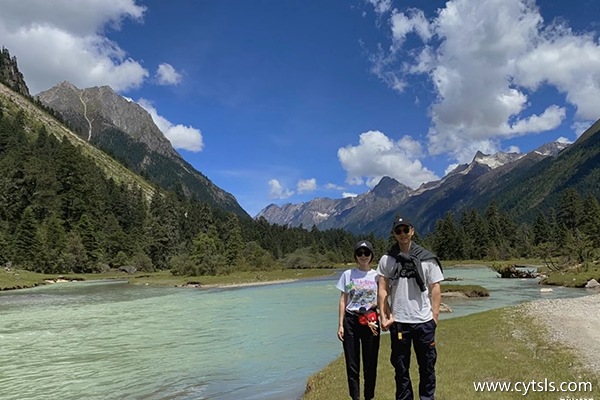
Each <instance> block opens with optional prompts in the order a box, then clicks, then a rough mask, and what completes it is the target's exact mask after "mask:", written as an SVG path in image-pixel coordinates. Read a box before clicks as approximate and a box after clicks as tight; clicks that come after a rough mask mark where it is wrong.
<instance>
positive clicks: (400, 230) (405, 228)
mask: <svg viewBox="0 0 600 400" xmlns="http://www.w3.org/2000/svg"><path fill="white" fill-rule="evenodd" d="M409 232H410V227H409V226H399V227H397V228H396V229H394V233H395V234H396V235H400V234H402V233H409Z"/></svg>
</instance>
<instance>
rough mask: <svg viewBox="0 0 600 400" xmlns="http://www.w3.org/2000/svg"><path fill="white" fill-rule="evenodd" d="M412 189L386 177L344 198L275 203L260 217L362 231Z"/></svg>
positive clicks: (326, 227) (400, 200)
mask: <svg viewBox="0 0 600 400" xmlns="http://www.w3.org/2000/svg"><path fill="white" fill-rule="evenodd" d="M410 191H411V189H410V188H409V187H408V186H405V185H403V184H401V183H400V182H398V181H397V180H395V179H393V178H390V177H387V176H386V177H383V178H382V179H381V180H380V181H379V183H378V184H377V185H376V186H375V187H374V188H373V189H371V190H369V191H368V192H367V193H363V194H361V195H359V196H356V197H346V198H343V199H336V200H334V199H329V198H317V199H314V200H311V201H309V202H306V203H301V204H284V205H283V206H281V207H280V206H277V205H276V204H271V205H269V206H267V207H266V208H264V209H263V210H261V211H260V212H259V213H258V214H257V216H256V218H260V217H264V218H265V219H266V220H267V221H269V222H270V223H275V224H278V225H289V226H300V225H302V226H303V227H305V228H307V227H312V226H313V225H316V226H317V227H318V228H320V229H329V228H344V229H347V230H349V231H353V232H361V231H362V230H363V228H364V227H365V225H366V224H367V223H368V222H369V221H371V220H373V219H376V218H377V217H378V216H379V215H381V214H382V213H384V212H386V211H388V210H389V209H390V208H395V207H396V206H397V205H398V204H400V203H401V202H402V200H404V199H405V198H406V197H407V196H408V195H409V193H410Z"/></svg>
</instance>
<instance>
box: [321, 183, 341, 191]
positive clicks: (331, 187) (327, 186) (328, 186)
mask: <svg viewBox="0 0 600 400" xmlns="http://www.w3.org/2000/svg"><path fill="white" fill-rule="evenodd" d="M325 189H327V190H344V189H345V188H344V187H343V186H340V185H336V184H335V183H331V182H330V183H327V184H325Z"/></svg>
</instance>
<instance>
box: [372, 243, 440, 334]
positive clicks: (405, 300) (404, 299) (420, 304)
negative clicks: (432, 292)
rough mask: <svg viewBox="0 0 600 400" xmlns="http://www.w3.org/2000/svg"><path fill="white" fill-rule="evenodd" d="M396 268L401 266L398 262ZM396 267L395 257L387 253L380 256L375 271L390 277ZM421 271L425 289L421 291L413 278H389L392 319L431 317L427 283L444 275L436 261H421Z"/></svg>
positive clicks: (418, 320)
mask: <svg viewBox="0 0 600 400" xmlns="http://www.w3.org/2000/svg"><path fill="white" fill-rule="evenodd" d="M398 268H402V266H401V265H400V264H398ZM395 269H396V258H395V257H391V256H388V255H387V254H386V255H384V256H383V257H381V259H380V260H379V264H378V265H377V273H378V274H379V275H381V276H383V277H385V278H392V277H393V276H394V271H395ZM421 273H422V276H423V280H424V283H425V288H426V290H425V291H424V292H421V289H420V288H419V285H418V284H417V281H416V280H415V279H414V278H411V279H406V278H398V279H397V280H394V281H392V280H390V288H389V291H390V293H389V294H390V305H391V307H392V315H393V316H394V321H396V322H404V323H408V324H416V323H421V322H427V321H430V320H431V319H433V312H432V310H431V300H430V299H429V285H431V284H434V283H437V282H441V281H443V280H444V275H443V274H442V270H441V268H440V266H439V265H438V264H437V262H435V261H433V260H427V261H422V262H421Z"/></svg>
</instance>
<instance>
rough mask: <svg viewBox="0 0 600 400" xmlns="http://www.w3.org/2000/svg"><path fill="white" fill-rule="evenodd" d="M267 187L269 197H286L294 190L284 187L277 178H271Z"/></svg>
mask: <svg viewBox="0 0 600 400" xmlns="http://www.w3.org/2000/svg"><path fill="white" fill-rule="evenodd" d="M269 187H270V190H269V197H270V198H271V199H287V198H289V197H290V196H292V195H293V194H294V192H292V191H290V190H288V189H286V188H284V187H283V185H282V184H281V183H280V182H279V181H278V180H277V179H271V180H270V181H269Z"/></svg>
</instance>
